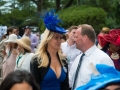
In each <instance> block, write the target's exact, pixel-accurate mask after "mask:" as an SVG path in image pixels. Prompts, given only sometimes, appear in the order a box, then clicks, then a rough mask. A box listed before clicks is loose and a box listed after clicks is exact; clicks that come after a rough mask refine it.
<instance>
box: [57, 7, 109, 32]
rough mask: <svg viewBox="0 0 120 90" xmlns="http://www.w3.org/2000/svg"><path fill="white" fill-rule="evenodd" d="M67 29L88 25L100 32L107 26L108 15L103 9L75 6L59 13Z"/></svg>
mask: <svg viewBox="0 0 120 90" xmlns="http://www.w3.org/2000/svg"><path fill="white" fill-rule="evenodd" d="M59 15H60V17H61V19H62V20H63V24H62V26H63V27H65V28H68V27H70V26H71V25H80V24H83V23H87V24H90V25H92V26H93V27H94V28H95V30H96V31H97V30H98V31H99V30H100V29H101V28H102V27H103V26H104V25H105V18H106V15H107V13H106V12H105V11H104V10H103V9H102V8H95V7H90V6H73V7H70V8H67V9H65V10H61V11H60V12H59Z"/></svg>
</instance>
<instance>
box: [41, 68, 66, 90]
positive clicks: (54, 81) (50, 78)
mask: <svg viewBox="0 0 120 90" xmlns="http://www.w3.org/2000/svg"><path fill="white" fill-rule="evenodd" d="M65 78H66V73H65V72H64V70H63V68H62V69H61V75H60V77H59V78H57V77H56V74H55V72H54V71H53V70H52V69H51V68H49V69H48V72H47V74H46V76H45V77H44V79H43V81H42V82H41V83H40V88H41V90H61V88H60V85H61V84H60V83H61V82H63V81H64V80H65Z"/></svg>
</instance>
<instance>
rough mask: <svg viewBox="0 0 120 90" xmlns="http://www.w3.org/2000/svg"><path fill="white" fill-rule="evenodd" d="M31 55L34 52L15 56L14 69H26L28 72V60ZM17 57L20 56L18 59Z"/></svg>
mask: <svg viewBox="0 0 120 90" xmlns="http://www.w3.org/2000/svg"><path fill="white" fill-rule="evenodd" d="M33 56H34V53H26V54H25V55H19V56H17V58H16V65H15V69H14V71H15V70H26V71H29V72H30V61H31V59H32V57H33ZM19 57H21V58H20V59H19Z"/></svg>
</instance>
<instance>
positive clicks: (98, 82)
mask: <svg viewBox="0 0 120 90" xmlns="http://www.w3.org/2000/svg"><path fill="white" fill-rule="evenodd" d="M90 68H91V70H92V71H93V75H92V76H91V79H90V81H89V82H88V83H87V84H85V85H83V86H80V87H78V88H76V89H75V90H120V72H119V71H117V70H116V69H115V68H114V67H111V66H108V65H105V64H98V65H96V67H94V66H92V67H91V66H90Z"/></svg>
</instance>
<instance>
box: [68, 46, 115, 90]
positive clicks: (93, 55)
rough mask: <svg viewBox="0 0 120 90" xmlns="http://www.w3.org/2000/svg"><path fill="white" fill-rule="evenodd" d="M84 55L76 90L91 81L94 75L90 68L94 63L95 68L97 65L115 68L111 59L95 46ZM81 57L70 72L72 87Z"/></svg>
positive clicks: (76, 60)
mask: <svg viewBox="0 0 120 90" xmlns="http://www.w3.org/2000/svg"><path fill="white" fill-rule="evenodd" d="M84 54H85V55H84V56H83V61H82V64H81V67H80V69H79V72H78V77H77V79H76V85H75V88H77V87H79V86H82V85H84V84H86V83H87V82H88V81H89V80H90V77H91V75H92V74H93V72H92V70H91V69H90V66H89V65H90V63H93V65H94V66H96V64H106V65H109V66H114V64H113V61H112V60H111V58H110V57H109V56H108V55H107V54H106V53H104V52H103V51H101V50H100V49H98V48H97V47H96V46H95V45H94V46H92V47H91V48H89V49H88V50H87V51H86V52H85V53H84ZM81 55H82V54H81ZM81 55H79V56H78V57H77V58H76V59H75V61H74V62H73V64H72V66H71V69H70V72H69V80H70V81H69V82H70V87H72V86H73V83H74V76H75V72H76V69H77V66H78V63H79V60H80V57H81Z"/></svg>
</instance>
